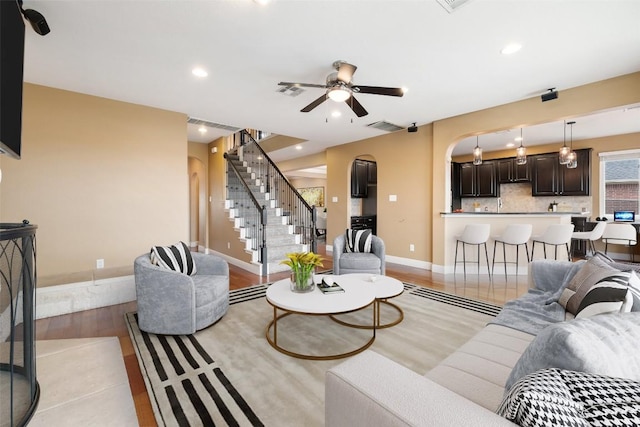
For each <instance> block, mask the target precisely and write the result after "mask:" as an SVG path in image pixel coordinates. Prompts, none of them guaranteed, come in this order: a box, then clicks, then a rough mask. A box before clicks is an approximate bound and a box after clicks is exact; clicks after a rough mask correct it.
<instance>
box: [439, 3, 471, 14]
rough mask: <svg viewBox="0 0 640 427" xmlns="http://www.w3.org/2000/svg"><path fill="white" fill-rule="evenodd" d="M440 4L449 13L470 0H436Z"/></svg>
mask: <svg viewBox="0 0 640 427" xmlns="http://www.w3.org/2000/svg"><path fill="white" fill-rule="evenodd" d="M436 1H437V2H438V3H439V4H440V6H442V7H444V8H445V10H446V11H447V12H449V13H453V11H455V10H456V9H458V8H459V7H460V6H462V5H464V4H465V3H467V2H468V1H469V0H436Z"/></svg>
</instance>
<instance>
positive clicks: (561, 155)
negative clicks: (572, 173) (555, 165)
mask: <svg viewBox="0 0 640 427" xmlns="http://www.w3.org/2000/svg"><path fill="white" fill-rule="evenodd" d="M570 152H571V149H570V148H569V147H567V122H564V139H563V142H562V147H560V151H559V152H558V161H559V162H560V164H561V165H566V164H567V163H569V153H570Z"/></svg>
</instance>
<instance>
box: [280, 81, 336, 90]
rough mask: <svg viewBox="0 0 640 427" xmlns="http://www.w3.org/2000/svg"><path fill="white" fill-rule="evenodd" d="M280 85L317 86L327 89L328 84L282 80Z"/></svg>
mask: <svg viewBox="0 0 640 427" xmlns="http://www.w3.org/2000/svg"><path fill="white" fill-rule="evenodd" d="M278 86H298V87H317V88H320V89H327V87H328V86H327V85H317V84H313V83H292V82H280V83H278Z"/></svg>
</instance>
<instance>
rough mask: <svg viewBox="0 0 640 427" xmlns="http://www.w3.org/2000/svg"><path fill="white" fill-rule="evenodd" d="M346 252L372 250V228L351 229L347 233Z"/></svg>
mask: <svg viewBox="0 0 640 427" xmlns="http://www.w3.org/2000/svg"><path fill="white" fill-rule="evenodd" d="M345 240H346V243H347V244H346V245H345V247H344V249H345V252H371V240H372V238H371V230H351V229H350V228H348V229H347V231H346V233H345Z"/></svg>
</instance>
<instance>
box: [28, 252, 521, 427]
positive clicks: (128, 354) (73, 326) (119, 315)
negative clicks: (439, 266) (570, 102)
mask: <svg viewBox="0 0 640 427" xmlns="http://www.w3.org/2000/svg"><path fill="white" fill-rule="evenodd" d="M318 252H319V253H321V254H323V255H325V262H324V267H325V268H327V269H330V268H332V261H331V253H329V254H328V256H327V255H326V253H325V248H324V246H321V247H320V248H319V249H318ZM386 268H387V275H389V276H392V277H395V278H396V279H398V280H401V281H403V282H407V283H413V284H416V285H421V286H425V287H428V288H431V289H436V290H440V291H444V292H448V293H453V294H457V295H462V296H466V297H468V298H473V299H477V300H482V301H486V302H490V303H494V304H496V305H502V304H504V302H505V301H508V300H510V299H513V298H516V297H517V296H519V295H521V294H523V293H525V292H526V290H527V283H528V278H527V277H526V276H522V275H521V276H518V277H515V276H508V277H507V278H506V279H505V277H504V275H500V274H496V277H495V278H494V280H493V281H491V280H489V277H488V275H486V274H485V275H473V274H468V275H467V279H466V280H464V278H463V276H462V274H461V273H459V274H457V275H456V276H455V277H453V275H447V276H444V275H442V274H437V273H432V272H431V271H428V270H424V269H420V268H414V267H407V266H402V265H397V264H390V263H387V266H386ZM496 273H498V270H497V269H496ZM229 276H230V278H229V282H230V288H231V289H240V288H244V287H247V286H251V285H255V284H259V283H269V282H273V281H275V280H279V279H283V278H286V277H288V276H289V274H288V273H278V274H273V275H270V276H269V277H259V276H256V275H253V274H250V273H248V272H246V271H245V270H242V269H240V268H238V267H234V266H232V265H230V266H229ZM135 310H136V303H135V301H133V302H130V303H126V304H118V305H113V306H109V307H104V308H99V309H95V310H87V311H82V312H77V313H72V314H68V315H63V316H56V317H50V318H46V319H41V320H38V321H36V340H51V339H67V338H90V337H105V336H117V337H118V338H119V340H120V345H121V347H122V356H123V359H124V362H125V366H126V368H127V375H128V377H129V385H130V387H131V394H132V396H133V400H134V403H135V407H136V412H137V415H138V421H139V423H140V425H141V426H144V427H147V426H155V425H157V424H156V422H155V418H154V415H153V410H152V408H151V403H150V401H149V395H148V394H147V390H146V387H145V384H144V380H143V378H142V374H141V372H140V368H139V365H138V361H137V359H136V355H135V351H134V349H133V345H132V343H131V339H130V338H129V334H128V331H127V327H126V324H125V322H124V315H125V314H126V313H128V312H133V311H135ZM265 322H266V320H265Z"/></svg>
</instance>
